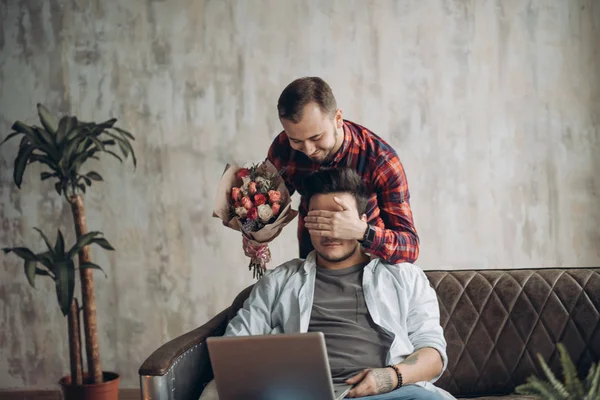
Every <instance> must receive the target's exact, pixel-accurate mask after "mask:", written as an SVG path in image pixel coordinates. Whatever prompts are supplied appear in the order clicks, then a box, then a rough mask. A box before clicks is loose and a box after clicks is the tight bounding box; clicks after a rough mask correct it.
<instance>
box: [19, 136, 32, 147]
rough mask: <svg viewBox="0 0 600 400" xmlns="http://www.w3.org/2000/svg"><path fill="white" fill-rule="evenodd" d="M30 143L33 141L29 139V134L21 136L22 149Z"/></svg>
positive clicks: (20, 145)
mask: <svg viewBox="0 0 600 400" xmlns="http://www.w3.org/2000/svg"><path fill="white" fill-rule="evenodd" d="M30 144H31V141H30V140H29V138H28V137H27V135H23V137H22V138H21V143H19V149H22V148H23V147H25V146H28V145H30Z"/></svg>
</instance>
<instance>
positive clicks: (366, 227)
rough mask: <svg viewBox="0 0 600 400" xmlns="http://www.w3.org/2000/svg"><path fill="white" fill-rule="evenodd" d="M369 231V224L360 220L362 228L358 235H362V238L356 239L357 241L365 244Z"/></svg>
mask: <svg viewBox="0 0 600 400" xmlns="http://www.w3.org/2000/svg"><path fill="white" fill-rule="evenodd" d="M368 231H369V224H367V223H366V222H365V221H363V220H360V226H359V229H358V231H357V232H358V233H357V235H360V237H358V238H356V240H358V241H359V242H361V243H362V242H363V241H364V240H365V238H366V237H367V232H368Z"/></svg>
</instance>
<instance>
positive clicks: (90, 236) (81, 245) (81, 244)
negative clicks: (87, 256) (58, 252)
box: [67, 231, 102, 258]
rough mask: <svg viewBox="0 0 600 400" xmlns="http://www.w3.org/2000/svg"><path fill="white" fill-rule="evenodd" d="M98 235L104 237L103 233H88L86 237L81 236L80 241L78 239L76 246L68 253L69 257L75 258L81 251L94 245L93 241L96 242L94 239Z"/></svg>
mask: <svg viewBox="0 0 600 400" xmlns="http://www.w3.org/2000/svg"><path fill="white" fill-rule="evenodd" d="M98 235H102V232H99V231H92V232H88V233H86V234H85V235H81V236H80V237H79V239H77V243H75V245H74V246H73V247H71V249H70V250H69V252H68V253H67V257H68V258H73V257H74V256H75V254H77V253H79V251H80V250H81V249H83V248H84V247H85V246H87V245H89V244H90V243H92V240H94V238H95V237H96V236H98Z"/></svg>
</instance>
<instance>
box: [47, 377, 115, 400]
mask: <svg viewBox="0 0 600 400" xmlns="http://www.w3.org/2000/svg"><path fill="white" fill-rule="evenodd" d="M102 374H103V376H104V382H102V383H89V384H85V383H84V384H83V385H71V376H64V377H62V378H61V379H60V380H59V381H58V383H59V384H60V386H61V388H62V393H63V399H64V400H118V399H119V374H117V373H115V372H107V371H103V372H102ZM86 378H87V374H85V377H84V382H85V381H86Z"/></svg>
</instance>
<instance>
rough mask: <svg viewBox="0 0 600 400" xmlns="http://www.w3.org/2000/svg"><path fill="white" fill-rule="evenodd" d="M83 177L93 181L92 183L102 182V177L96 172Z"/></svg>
mask: <svg viewBox="0 0 600 400" xmlns="http://www.w3.org/2000/svg"><path fill="white" fill-rule="evenodd" d="M85 176H87V177H88V178H90V179H92V180H94V181H102V180H103V179H102V176H101V175H100V174H99V173H97V172H96V171H90V172H88V173H87V174H85Z"/></svg>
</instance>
